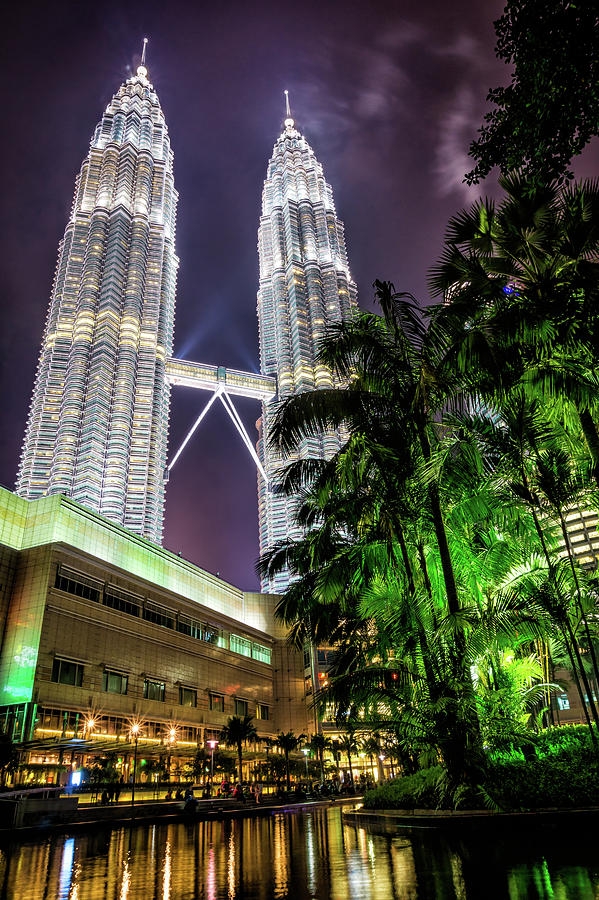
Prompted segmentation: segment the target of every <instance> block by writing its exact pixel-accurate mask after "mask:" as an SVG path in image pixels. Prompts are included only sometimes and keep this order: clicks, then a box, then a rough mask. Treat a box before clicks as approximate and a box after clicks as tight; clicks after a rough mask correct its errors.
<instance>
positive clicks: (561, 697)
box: [557, 694, 570, 709]
mask: <svg viewBox="0 0 599 900" xmlns="http://www.w3.org/2000/svg"><path fill="white" fill-rule="evenodd" d="M557 708H558V709H570V701H569V700H568V695H567V694H558V696H557Z"/></svg>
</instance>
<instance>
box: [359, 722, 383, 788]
mask: <svg viewBox="0 0 599 900" xmlns="http://www.w3.org/2000/svg"><path fill="white" fill-rule="evenodd" d="M360 746H361V747H362V751H363V752H364V753H365V754H366V756H367V757H368V759H369V761H370V768H371V769H372V777H373V778H374V769H375V766H376V769H377V771H378V772H379V773H380V770H381V766H380V762H381V761H380V755H381V738H380V735H379V734H378V733H377V732H376V731H373V732H372V734H369V735H368V736H366V737H364V738H363V740H362V743H361V745H360Z"/></svg>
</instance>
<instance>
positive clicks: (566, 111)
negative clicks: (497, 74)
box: [466, 0, 599, 184]
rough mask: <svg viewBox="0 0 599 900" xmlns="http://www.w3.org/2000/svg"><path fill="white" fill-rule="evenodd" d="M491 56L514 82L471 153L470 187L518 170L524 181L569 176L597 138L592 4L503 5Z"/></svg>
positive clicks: (559, 0)
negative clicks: (508, 70)
mask: <svg viewBox="0 0 599 900" xmlns="http://www.w3.org/2000/svg"><path fill="white" fill-rule="evenodd" d="M495 32H496V35H497V45H496V48H495V52H496V55H497V57H498V58H499V59H501V60H503V62H504V63H505V64H506V65H509V66H511V67H512V71H511V81H510V83H509V84H508V85H507V86H505V87H498V88H495V89H494V90H491V91H490V92H489V95H488V97H487V100H488V101H489V102H491V103H493V104H494V107H495V108H494V109H492V110H491V111H490V112H488V113H487V114H486V116H485V124H484V125H483V126H482V128H481V129H480V132H479V135H480V136H479V138H478V139H477V140H475V141H474V142H473V143H472V145H471V147H470V156H472V157H473V158H474V159H475V160H476V166H475V168H474V169H473V170H472V171H471V172H469V173H468V175H467V176H466V180H467V181H468V183H470V184H471V183H472V182H477V181H478V180H479V179H480V178H484V177H486V176H487V175H488V174H489V172H490V171H491V169H492V168H493V167H494V166H499V168H500V169H501V171H502V172H504V173H505V172H509V171H511V170H514V169H521V170H522V171H523V173H524V174H525V175H526V177H527V179H528V181H529V182H531V183H532V182H536V183H545V182H548V181H551V180H552V179H554V178H558V179H563V178H565V177H567V178H571V173H570V172H569V171H568V167H569V165H570V162H571V160H572V157H573V156H575V155H576V154H578V153H580V152H581V150H582V149H583V148H584V147H585V145H586V144H587V143H588V142H589V140H590V139H591V138H592V137H593V136H595V135H597V134H599V13H598V11H597V6H596V4H595V3H592V2H588V0H587V2H581V3H572V2H570V0H543V2H542V3H538V2H535V0H508V2H507V5H506V7H505V10H504V13H503V15H502V16H501V18H499V19H498V20H497V21H496V22H495Z"/></svg>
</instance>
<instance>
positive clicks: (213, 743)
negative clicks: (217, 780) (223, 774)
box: [208, 741, 218, 787]
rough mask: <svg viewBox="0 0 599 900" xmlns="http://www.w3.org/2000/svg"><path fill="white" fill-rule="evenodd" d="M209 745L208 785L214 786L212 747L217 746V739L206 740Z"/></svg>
mask: <svg viewBox="0 0 599 900" xmlns="http://www.w3.org/2000/svg"><path fill="white" fill-rule="evenodd" d="M208 746H209V747H210V785H211V787H213V786H214V748H215V747H218V741H208Z"/></svg>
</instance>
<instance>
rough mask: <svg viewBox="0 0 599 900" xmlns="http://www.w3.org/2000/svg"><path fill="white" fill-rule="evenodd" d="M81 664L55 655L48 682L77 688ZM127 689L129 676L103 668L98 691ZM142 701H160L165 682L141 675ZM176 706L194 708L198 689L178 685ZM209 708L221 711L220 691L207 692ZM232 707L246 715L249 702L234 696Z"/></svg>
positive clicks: (262, 709) (262, 710)
mask: <svg viewBox="0 0 599 900" xmlns="http://www.w3.org/2000/svg"><path fill="white" fill-rule="evenodd" d="M83 669H84V666H83V663H78V662H74V661H72V660H69V659H61V658H60V657H58V656H57V657H55V659H54V662H53V665H52V681H55V682H57V683H58V684H69V685H72V686H74V687H81V686H82V684H83ZM128 688H129V676H128V675H125V674H123V673H122V672H115V671H112V670H110V669H105V670H104V673H103V675H102V690H103V691H105V692H106V693H108V694H126V693H127V691H128ZM143 696H144V700H157V701H159V702H160V703H164V702H165V700H166V682H165V681H159V680H157V679H155V678H144V690H143ZM179 705H180V706H188V707H193V708H195V707H197V705H198V692H197V690H196V689H195V688H192V687H185V686H184V685H179ZM209 708H210V710H212V711H213V712H221V713H224V712H225V696H224V694H215V693H211V694H209ZM234 709H235V715H236V716H247V715H249V703H248V701H247V700H239V699H235V702H234ZM256 718H257V719H262V720H268V719H269V718H270V708H269V707H268V706H267V705H266V704H265V703H258V705H257V707H256Z"/></svg>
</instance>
